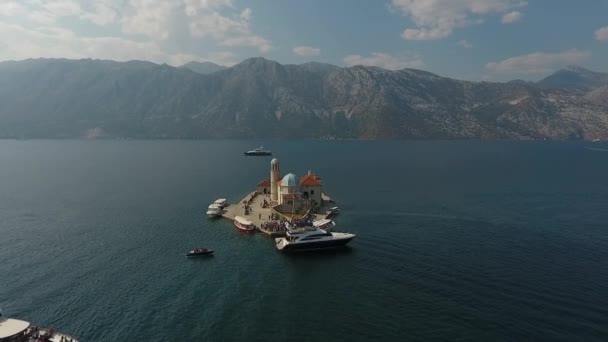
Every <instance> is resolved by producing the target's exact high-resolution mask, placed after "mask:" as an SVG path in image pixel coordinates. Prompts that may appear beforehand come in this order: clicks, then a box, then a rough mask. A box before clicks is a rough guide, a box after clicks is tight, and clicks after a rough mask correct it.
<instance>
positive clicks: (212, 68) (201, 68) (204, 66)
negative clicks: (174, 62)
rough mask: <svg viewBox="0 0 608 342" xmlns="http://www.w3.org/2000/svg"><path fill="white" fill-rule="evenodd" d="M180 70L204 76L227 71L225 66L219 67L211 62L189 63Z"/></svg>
mask: <svg viewBox="0 0 608 342" xmlns="http://www.w3.org/2000/svg"><path fill="white" fill-rule="evenodd" d="M180 68H186V69H189V70H192V71H194V72H197V73H199V74H203V75H206V74H211V73H214V72H216V71H220V70H224V69H226V67H225V66H223V65H217V64H215V63H211V62H188V63H186V64H184V65H182V66H180Z"/></svg>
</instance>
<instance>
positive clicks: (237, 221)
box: [234, 216, 255, 233]
mask: <svg viewBox="0 0 608 342" xmlns="http://www.w3.org/2000/svg"><path fill="white" fill-rule="evenodd" d="M234 226H235V227H236V229H238V230H239V231H241V232H243V233H253V232H254V231H255V226H254V225H253V222H251V221H249V220H247V219H245V218H243V217H241V216H235V217H234Z"/></svg>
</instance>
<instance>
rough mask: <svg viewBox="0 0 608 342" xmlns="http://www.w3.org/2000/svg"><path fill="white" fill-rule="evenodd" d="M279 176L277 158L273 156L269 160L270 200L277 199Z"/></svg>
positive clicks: (274, 200)
mask: <svg viewBox="0 0 608 342" xmlns="http://www.w3.org/2000/svg"><path fill="white" fill-rule="evenodd" d="M280 177H281V171H280V169H279V160H278V159H277V158H273V159H272V160H271V161H270V200H271V201H272V202H277V201H278V199H279V189H278V188H279V186H278V184H277V183H278V182H279V179H281V178H280Z"/></svg>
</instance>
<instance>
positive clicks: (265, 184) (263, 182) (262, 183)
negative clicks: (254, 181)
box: [258, 179, 270, 186]
mask: <svg viewBox="0 0 608 342" xmlns="http://www.w3.org/2000/svg"><path fill="white" fill-rule="evenodd" d="M258 186H270V179H264V180H263V181H261V182H259V183H258Z"/></svg>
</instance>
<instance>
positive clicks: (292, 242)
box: [275, 226, 356, 252]
mask: <svg viewBox="0 0 608 342" xmlns="http://www.w3.org/2000/svg"><path fill="white" fill-rule="evenodd" d="M355 236H356V235H355V234H350V233H333V232H328V231H326V230H323V229H319V228H315V227H304V228H291V227H289V226H287V231H286V236H285V237H281V238H276V239H275V243H276V248H277V250H279V251H281V252H297V251H310V250H318V249H328V248H336V247H342V246H345V245H346V244H347V243H349V242H350V240H352V239H354V238H355Z"/></svg>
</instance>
